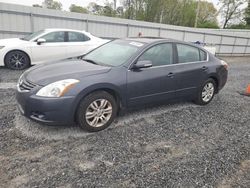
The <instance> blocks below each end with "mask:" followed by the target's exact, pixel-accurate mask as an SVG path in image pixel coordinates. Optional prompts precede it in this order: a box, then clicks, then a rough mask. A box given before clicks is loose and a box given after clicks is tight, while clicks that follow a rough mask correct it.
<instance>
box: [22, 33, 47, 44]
mask: <svg viewBox="0 0 250 188" xmlns="http://www.w3.org/2000/svg"><path fill="white" fill-rule="evenodd" d="M44 32H45V30H40V31H37V32H34V33H32V34H30V35H27V36H25V37H23V38H21V39H22V40H27V41H30V40H32V39H34V38H36V37H37V36H39V35H41V34H42V33H44Z"/></svg>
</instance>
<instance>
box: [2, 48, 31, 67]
mask: <svg viewBox="0 0 250 188" xmlns="http://www.w3.org/2000/svg"><path fill="white" fill-rule="evenodd" d="M4 63H5V65H6V67H8V68H9V69H12V70H23V69H26V68H28V67H29V66H30V58H29V56H28V55H27V54H26V53H24V52H22V51H18V50H14V51H10V52H9V53H7V54H6V56H5V58H4Z"/></svg>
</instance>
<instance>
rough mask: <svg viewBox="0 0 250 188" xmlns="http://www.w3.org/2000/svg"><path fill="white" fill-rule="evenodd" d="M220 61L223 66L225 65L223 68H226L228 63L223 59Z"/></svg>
mask: <svg viewBox="0 0 250 188" xmlns="http://www.w3.org/2000/svg"><path fill="white" fill-rule="evenodd" d="M220 62H221V64H222V65H223V67H225V69H226V70H227V69H228V64H227V63H226V62H225V61H223V60H220Z"/></svg>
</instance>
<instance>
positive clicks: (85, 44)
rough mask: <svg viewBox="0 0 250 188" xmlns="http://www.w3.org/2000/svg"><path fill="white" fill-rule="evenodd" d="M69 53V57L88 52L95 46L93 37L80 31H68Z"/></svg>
mask: <svg viewBox="0 0 250 188" xmlns="http://www.w3.org/2000/svg"><path fill="white" fill-rule="evenodd" d="M67 42H68V48H67V55H68V57H75V56H80V55H83V54H86V53H87V52H89V51H90V50H91V49H92V48H93V44H92V43H93V42H92V41H91V39H90V38H89V37H88V36H86V35H84V34H83V33H79V32H71V31H69V32H67Z"/></svg>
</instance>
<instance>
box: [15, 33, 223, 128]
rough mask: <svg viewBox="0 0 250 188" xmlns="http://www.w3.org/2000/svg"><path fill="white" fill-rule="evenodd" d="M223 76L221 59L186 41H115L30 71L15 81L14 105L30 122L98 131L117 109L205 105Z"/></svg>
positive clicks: (140, 39)
mask: <svg viewBox="0 0 250 188" xmlns="http://www.w3.org/2000/svg"><path fill="white" fill-rule="evenodd" d="M227 74H228V73H227V64H226V63H225V62H224V61H221V60H219V59H217V58H216V57H214V56H213V55H212V54H210V53H209V52H207V51H206V50H204V49H203V48H200V47H197V46H195V45H192V44H189V43H185V42H181V41H176V40H172V39H156V38H127V39H118V40H114V41H112V42H109V43H107V44H105V45H103V46H101V47H99V48H97V49H95V50H93V51H92V52H90V53H88V54H87V55H85V56H84V57H82V58H80V59H71V60H64V61H60V62H54V63H49V64H42V65H37V66H34V67H32V68H30V69H29V70H27V71H26V72H25V73H24V74H23V75H22V76H21V77H20V79H19V82H18V87H17V101H18V104H19V105H18V106H19V109H20V111H21V113H22V114H23V115H25V116H27V117H29V118H31V119H33V120H36V121H39V122H43V123H47V124H69V123H75V122H76V123H78V124H79V125H80V126H81V127H82V128H83V129H85V130H88V131H100V130H103V129H105V128H106V127H108V126H109V125H110V124H111V123H112V121H113V120H114V118H115V117H116V115H117V113H118V111H119V110H121V109H123V108H128V107H132V106H140V105H143V104H146V103H156V102H160V101H170V100H173V99H176V98H182V99H183V98H184V99H186V100H193V101H195V102H196V103H197V104H200V105H205V104H208V103H209V102H210V101H211V100H212V99H213V97H214V94H216V93H218V92H219V90H221V89H222V88H223V87H224V85H225V84H226V81H227Z"/></svg>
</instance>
